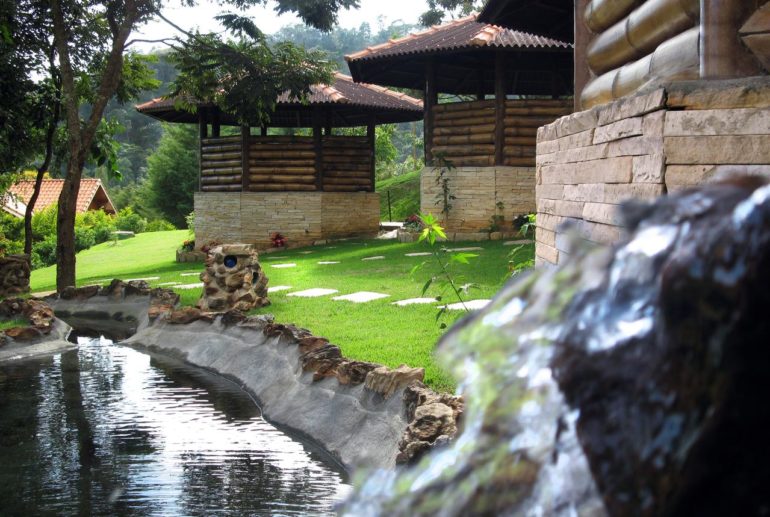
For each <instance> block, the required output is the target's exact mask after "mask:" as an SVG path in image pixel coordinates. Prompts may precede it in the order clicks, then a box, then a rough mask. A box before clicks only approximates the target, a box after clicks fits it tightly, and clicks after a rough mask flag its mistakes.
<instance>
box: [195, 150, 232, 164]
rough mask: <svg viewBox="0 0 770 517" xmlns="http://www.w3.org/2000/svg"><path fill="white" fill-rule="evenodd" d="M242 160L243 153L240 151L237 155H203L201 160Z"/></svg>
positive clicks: (203, 153)
mask: <svg viewBox="0 0 770 517" xmlns="http://www.w3.org/2000/svg"><path fill="white" fill-rule="evenodd" d="M240 159H241V151H240V150H239V151H238V152H237V153H205V152H202V153H201V160H206V161H212V162H214V161H216V162H219V161H231V160H240Z"/></svg>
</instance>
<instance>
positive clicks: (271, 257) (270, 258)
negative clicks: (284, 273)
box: [262, 256, 289, 260]
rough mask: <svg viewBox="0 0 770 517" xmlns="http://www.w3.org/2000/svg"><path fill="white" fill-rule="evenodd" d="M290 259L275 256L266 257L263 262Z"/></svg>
mask: <svg viewBox="0 0 770 517" xmlns="http://www.w3.org/2000/svg"><path fill="white" fill-rule="evenodd" d="M287 258H289V257H273V256H267V257H264V258H263V259H262V260H286V259H287Z"/></svg>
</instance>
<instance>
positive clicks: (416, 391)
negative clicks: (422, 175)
mask: <svg viewBox="0 0 770 517" xmlns="http://www.w3.org/2000/svg"><path fill="white" fill-rule="evenodd" d="M434 402H440V403H441V404H445V405H447V406H449V407H450V408H452V412H453V413H454V418H455V420H458V419H459V418H460V416H462V413H463V409H464V408H465V401H464V400H463V398H462V397H456V396H454V395H450V394H449V393H436V392H435V391H433V390H432V389H430V388H428V387H427V386H426V385H425V384H423V383H421V382H415V383H412V384H410V385H409V386H407V388H406V389H405V390H404V407H405V408H406V418H407V420H408V421H410V422H411V421H412V420H413V419H414V418H415V411H416V410H417V408H418V407H419V406H422V405H424V404H432V403H434Z"/></svg>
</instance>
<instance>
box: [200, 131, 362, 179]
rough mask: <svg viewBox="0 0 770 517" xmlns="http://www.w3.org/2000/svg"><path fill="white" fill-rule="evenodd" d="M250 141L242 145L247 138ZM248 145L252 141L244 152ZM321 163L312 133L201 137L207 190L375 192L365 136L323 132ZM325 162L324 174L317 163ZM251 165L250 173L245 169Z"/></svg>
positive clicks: (323, 166)
mask: <svg viewBox="0 0 770 517" xmlns="http://www.w3.org/2000/svg"><path fill="white" fill-rule="evenodd" d="M244 141H245V142H247V144H243V142H244ZM243 145H248V152H247V153H246V155H245V156H244V154H243V153H242V148H243ZM321 151H322V159H321V160H319V161H318V164H317V163H316V147H315V142H314V139H313V137H307V136H251V137H248V139H246V140H244V139H243V138H242V137H240V136H235V137H226V138H205V139H202V140H201V188H200V190H201V191H202V192H241V191H245V192H312V191H316V190H319V189H320V190H323V191H326V192H359V191H365V192H373V191H374V171H373V170H372V151H371V148H370V142H369V139H368V138H367V137H365V136H324V137H323V138H322V140H321ZM318 167H320V169H321V171H320V174H318V172H317V168H318ZM244 169H246V170H247V173H246V174H245V175H243V174H242V171H243V170H244Z"/></svg>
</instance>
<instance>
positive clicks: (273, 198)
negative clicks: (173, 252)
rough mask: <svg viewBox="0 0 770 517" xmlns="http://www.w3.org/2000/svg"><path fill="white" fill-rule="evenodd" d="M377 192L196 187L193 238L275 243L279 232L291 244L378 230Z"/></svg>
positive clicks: (263, 244)
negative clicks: (210, 189) (198, 189)
mask: <svg viewBox="0 0 770 517" xmlns="http://www.w3.org/2000/svg"><path fill="white" fill-rule="evenodd" d="M379 224H380V201H379V194H376V193H372V192H350V193H347V192H345V193H342V192H198V193H196V194H195V241H196V245H197V246H199V247H200V246H203V245H204V244H207V243H209V242H214V241H216V242H219V243H227V242H243V243H250V244H256V245H257V247H258V248H268V247H270V246H271V242H270V237H271V235H273V234H274V233H276V232H278V233H281V234H282V235H284V236H285V237H286V238H287V239H288V242H289V245H290V246H296V245H306V244H312V243H313V242H314V241H317V240H325V239H333V238H343V237H355V236H367V235H373V234H376V233H377V231H378V230H379Z"/></svg>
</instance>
